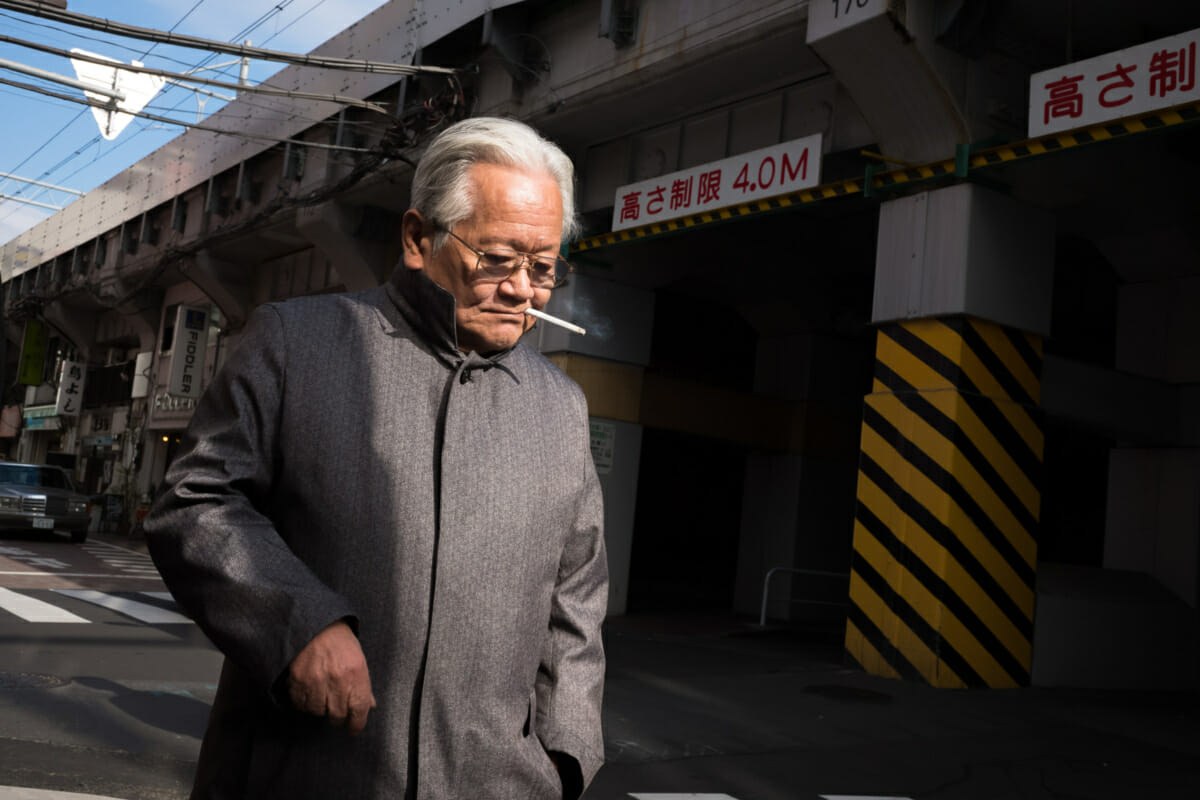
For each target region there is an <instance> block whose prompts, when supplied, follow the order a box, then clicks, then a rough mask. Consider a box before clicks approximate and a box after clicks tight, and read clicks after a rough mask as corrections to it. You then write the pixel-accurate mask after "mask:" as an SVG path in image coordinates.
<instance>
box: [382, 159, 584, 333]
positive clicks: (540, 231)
mask: <svg viewBox="0 0 1200 800" xmlns="http://www.w3.org/2000/svg"><path fill="white" fill-rule="evenodd" d="M467 175H468V177H469V178H470V179H471V181H472V184H473V187H474V204H473V208H474V213H473V214H472V215H471V216H470V217H469V218H468V219H466V220H463V221H462V222H460V223H458V224H457V225H455V226H454V229H453V230H454V233H455V234H456V235H458V236H459V237H460V238H462V240H463V241H465V242H467V244H469V245H470V246H471V247H473V248H475V249H476V250H487V249H488V248H492V247H507V248H511V249H513V250H519V251H521V252H524V253H533V254H535V255H542V254H545V255H549V256H555V255H557V254H558V248H559V244H560V239H561V238H562V221H563V212H562V198H561V196H560V195H559V193H558V184H556V183H555V182H554V179H553V178H552V177H550V176H549V175H547V174H545V173H542V172H526V171H524V170H520V169H515V168H512V167H504V166H500V165H497V164H476V165H474V166H472V167H471V168H470V169H469V170H468V173H467ZM435 233H436V231H435V230H434V228H433V226H432V224H431V222H430V221H429V220H427V219H424V218H423V217H422V216H421V215H420V214H418V213H417V212H416V211H412V210H410V211H408V212H407V213H405V215H404V222H403V236H404V264H405V266H406V267H408V268H409V269H423V270H425V273H426V274H427V275H428V276H429V277H430V278H431V279H432V280H433V281H434V282H435V283H436V284H438V285H439V286H441V287H442V288H443V289H446V290H447V291H449V292H450V293H451V294H453V295H454V299H455V304H456V308H455V322H456V323H457V328H458V346H459V348H460V349H461V350H463V351H464V352H470V351H472V350H474V351H477V352H481V353H488V352H492V351H494V350H503V349H504V348H507V347H511V346H513V345H514V344H516V343H517V339H519V338H520V337H521V334H523V333H525V331H527V330H529V328H531V327H532V326H533V322H534V320H533V318H532V317H530V316H529V315H527V314H526V313H525V309H527V308H529V307H530V306H532V307H534V308H538V309H540V308H542V307H544V306H545V305H546V303H547V302H549V300H550V291H551V290H550V289H536V288H534V287H533V286H531V285H530V283H529V272H528V271H527V270H524V269H521V270H517V272H516V273H514V274H513V275H512V277H510V278H508V279H507V280H504V281H500V282H499V283H496V282H486V281H480V280H478V279H477V276H476V275H475V264H476V261H477V260H478V259H477V256H476V255H475V253H473V252H471V250H469V249H468V248H467V247H466V246H465V245H463V244H462V243H461V242H458V241H456V240H455V239H454V238H453V237H450V238H448V239H447V241H446V243H445V244H444V245H443V246H442V249H441V250H440V251H438V253H437V254H436V255H435V254H433V252H432V238H433V236H434V234H435Z"/></svg>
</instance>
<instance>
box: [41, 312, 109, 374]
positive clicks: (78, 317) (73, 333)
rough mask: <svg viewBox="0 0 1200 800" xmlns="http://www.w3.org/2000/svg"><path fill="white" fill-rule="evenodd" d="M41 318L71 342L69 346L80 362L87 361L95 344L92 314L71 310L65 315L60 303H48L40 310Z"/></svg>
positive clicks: (94, 323) (94, 317) (94, 324)
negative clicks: (76, 353) (76, 352)
mask: <svg viewBox="0 0 1200 800" xmlns="http://www.w3.org/2000/svg"><path fill="white" fill-rule="evenodd" d="M42 317H43V318H44V319H45V320H46V322H48V323H49V324H50V325H51V326H52V327H54V328H57V329H58V330H59V331H60V332H61V333H63V334H65V335H66V337H67V338H68V339H70V340H71V344H73V345H75V349H76V350H78V351H79V358H80V359H81V360H83V361H87V360H88V356H89V355H90V354H91V351H92V347H93V345H94V343H95V342H94V340H95V331H96V315H95V314H94V313H89V312H81V311H80V310H79V309H71V310H70V313H67V309H66V308H64V307H63V306H62V305H61V304H60V303H50V304H48V305H47V306H46V307H45V308H43V309H42Z"/></svg>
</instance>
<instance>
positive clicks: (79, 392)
mask: <svg viewBox="0 0 1200 800" xmlns="http://www.w3.org/2000/svg"><path fill="white" fill-rule="evenodd" d="M86 382H87V365H86V364H84V363H83V362H82V361H64V362H62V371H61V372H60V373H59V374H58V398H57V400H56V401H55V404H54V413H55V414H56V415H58V416H60V417H78V416H79V409H80V408H81V407H82V406H83V385H84V383H86Z"/></svg>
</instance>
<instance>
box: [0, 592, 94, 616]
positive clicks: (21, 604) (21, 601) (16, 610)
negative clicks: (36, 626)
mask: <svg viewBox="0 0 1200 800" xmlns="http://www.w3.org/2000/svg"><path fill="white" fill-rule="evenodd" d="M0 609H3V610H5V611H7V612H9V613H10V614H15V615H16V616H18V617H20V618H21V619H23V620H25V621H26V622H76V623H78V622H89V620H86V619H84V618H83V617H80V616H78V615H76V614H72V613H71V612H70V611H67V610H65V609H62V608H59V607H58V606H56V605H52V604H50V603H47V602H45V601H43V600H38V599H36V598H33V597H29V596H27V595H23V594H19V593H18V592H14V591H12V590H11V589H0Z"/></svg>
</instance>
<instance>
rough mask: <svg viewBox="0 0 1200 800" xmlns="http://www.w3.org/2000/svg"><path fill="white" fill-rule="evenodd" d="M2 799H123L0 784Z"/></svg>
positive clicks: (0, 797)
mask: <svg viewBox="0 0 1200 800" xmlns="http://www.w3.org/2000/svg"><path fill="white" fill-rule="evenodd" d="M0 800H121V799H120V798H119V797H107V796H102V795H98V794H79V793H77V792H59V791H53V790H49V789H29V788H26V787H24V786H0Z"/></svg>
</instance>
